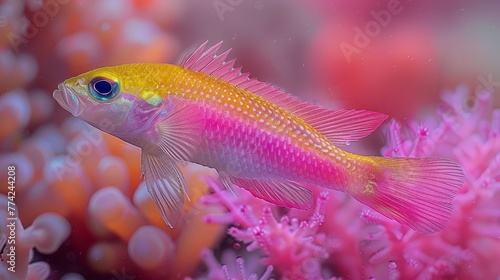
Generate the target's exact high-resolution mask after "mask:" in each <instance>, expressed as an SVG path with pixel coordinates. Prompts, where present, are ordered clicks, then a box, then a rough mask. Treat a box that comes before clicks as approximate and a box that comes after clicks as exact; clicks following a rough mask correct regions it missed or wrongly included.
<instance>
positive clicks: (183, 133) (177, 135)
mask: <svg viewBox="0 0 500 280" xmlns="http://www.w3.org/2000/svg"><path fill="white" fill-rule="evenodd" d="M173 99H174V98H171V101H172V104H173V105H172V108H171V109H170V111H169V112H168V113H167V116H166V117H165V119H163V120H161V121H159V122H158V124H157V127H158V132H159V133H160V139H159V140H160V141H159V143H158V147H159V148H160V149H161V150H162V151H163V152H164V153H165V154H166V155H168V156H169V157H170V158H172V159H174V160H178V161H190V159H191V158H192V157H193V155H195V154H196V153H197V149H198V148H199V144H200V141H201V135H202V131H203V112H202V110H201V108H200V107H199V106H197V105H195V104H189V103H188V102H182V101H179V100H173Z"/></svg>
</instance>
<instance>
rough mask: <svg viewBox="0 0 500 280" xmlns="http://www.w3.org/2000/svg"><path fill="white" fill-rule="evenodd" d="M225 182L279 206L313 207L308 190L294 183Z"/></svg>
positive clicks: (236, 179) (240, 180) (284, 181)
mask: <svg viewBox="0 0 500 280" xmlns="http://www.w3.org/2000/svg"><path fill="white" fill-rule="evenodd" d="M223 181H225V182H228V181H231V182H232V183H233V184H235V185H237V186H239V187H242V188H244V189H246V190H247V191H249V192H250V193H251V194H252V195H254V196H256V197H258V198H262V199H264V200H265V201H267V202H271V203H273V204H276V205H279V206H285V207H290V208H296V209H303V210H305V209H309V208H311V207H312V206H313V205H314V197H313V194H312V192H311V191H310V190H308V189H306V188H304V187H302V186H300V185H299V184H298V183H296V182H292V181H286V180H280V179H249V178H237V177H226V178H225V180H223Z"/></svg>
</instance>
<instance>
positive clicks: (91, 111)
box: [53, 65, 165, 140]
mask: <svg viewBox="0 0 500 280" xmlns="http://www.w3.org/2000/svg"><path fill="white" fill-rule="evenodd" d="M136 67H138V66H136ZM136 67H134V66H133V65H122V66H114V67H106V68H100V69H96V70H92V71H89V72H86V73H84V74H81V75H78V76H75V77H73V78H70V79H67V80H65V81H64V82H62V83H60V84H59V85H58V89H56V90H55V91H54V93H53V97H54V99H56V101H57V102H58V103H59V105H61V107H63V108H64V109H65V110H66V111H68V112H70V113H71V114H72V115H73V116H75V117H78V118H80V119H82V120H84V121H86V122H87V123H89V124H91V125H92V126H94V127H96V128H98V129H100V130H102V131H104V132H107V133H110V134H113V135H115V136H117V137H120V138H122V139H124V140H127V139H125V138H127V137H129V138H130V137H134V136H135V135H138V134H140V133H143V132H144V131H145V130H147V129H148V128H150V127H151V126H152V125H154V117H155V116H157V115H158V114H159V113H160V112H161V111H162V110H164V109H165V102H163V99H162V98H160V97H158V96H157V97H156V98H149V99H147V100H146V99H144V98H143V97H142V96H143V95H144V93H145V92H150V91H151V89H152V87H151V86H149V87H148V86H146V85H147V84H148V83H147V80H146V79H142V78H141V76H138V75H137V74H135V75H132V74H133V73H137V72H138V71H137V70H136V69H135V68H136ZM132 70H133V71H132ZM145 75H146V76H145V77H147V73H146V74H145Z"/></svg>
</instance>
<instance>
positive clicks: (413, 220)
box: [353, 157, 464, 234]
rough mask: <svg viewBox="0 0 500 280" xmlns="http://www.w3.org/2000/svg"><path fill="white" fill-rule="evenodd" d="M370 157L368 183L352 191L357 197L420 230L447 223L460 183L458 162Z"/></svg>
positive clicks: (423, 230)
mask: <svg viewBox="0 0 500 280" xmlns="http://www.w3.org/2000/svg"><path fill="white" fill-rule="evenodd" d="M371 159H372V160H373V161H374V166H373V167H374V168H372V170H373V172H372V173H370V178H369V179H368V182H367V183H364V184H363V186H361V188H360V189H357V191H355V192H353V196H354V197H355V198H356V199H357V200H359V201H361V202H362V203H364V204H366V205H368V206H370V207H371V208H373V209H375V210H376V211H378V212H380V213H381V214H383V215H385V216H387V217H388V218H391V219H394V220H396V221H398V222H399V223H401V224H403V225H406V226H408V227H410V228H411V229H413V230H416V231H419V232H422V233H426V234H429V233H433V232H436V231H440V230H442V229H443V228H444V227H445V226H446V224H447V223H448V220H449V218H450V216H451V211H452V200H453V198H454V197H455V195H456V194H457V193H458V190H459V189H460V188H461V187H462V185H463V179H464V174H463V171H462V168H461V167H460V166H459V165H457V164H456V163H454V162H452V161H450V160H447V159H442V158H380V157H373V158H371ZM365 182H366V181H365Z"/></svg>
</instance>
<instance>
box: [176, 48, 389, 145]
mask: <svg viewBox="0 0 500 280" xmlns="http://www.w3.org/2000/svg"><path fill="white" fill-rule="evenodd" d="M207 42H208V41H206V42H204V43H203V44H201V46H199V47H198V48H197V49H196V50H195V51H194V52H192V53H191V54H188V55H187V56H186V57H185V58H184V60H183V61H182V63H181V66H182V67H184V68H186V69H190V70H193V71H197V72H202V73H205V74H208V75H212V76H214V77H216V78H220V79H222V80H225V81H227V82H229V83H231V84H233V85H235V86H237V87H239V88H241V89H243V90H247V91H250V92H252V93H254V94H256V95H259V96H261V97H262V98H264V99H266V100H267V101H269V102H271V103H274V104H276V105H277V106H279V107H281V108H283V109H284V110H286V111H288V112H290V113H291V114H293V115H295V116H297V117H299V118H301V119H303V120H304V121H305V122H307V123H308V124H309V125H311V126H312V127H314V128H315V129H316V130H318V131H319V132H320V133H321V134H323V135H324V136H325V137H326V138H328V140H329V141H330V142H332V143H333V144H335V145H339V144H346V143H348V142H351V141H357V140H359V139H361V138H363V137H366V136H367V135H369V134H370V133H372V132H373V131H374V130H375V129H377V128H378V127H379V126H380V125H381V124H382V123H383V122H384V120H385V119H386V118H387V115H385V114H381V113H376V112H371V111H367V110H344V109H341V110H331V109H327V108H323V107H320V106H317V105H312V104H309V103H306V102H304V101H302V100H300V99H298V98H296V97H293V96H291V95H289V94H288V93H286V92H284V91H281V90H280V89H278V88H276V87H274V86H272V85H270V84H267V83H264V82H260V81H258V80H257V79H250V78H249V76H250V74H249V73H241V67H238V68H234V63H235V61H236V59H232V60H230V61H226V58H227V56H228V54H229V52H230V51H231V49H229V50H227V51H225V52H223V53H222V54H220V55H217V51H218V50H219V48H220V46H221V45H222V41H221V42H219V43H217V44H215V45H214V46H212V47H210V48H209V49H208V50H206V51H205V47H206V45H207Z"/></svg>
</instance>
